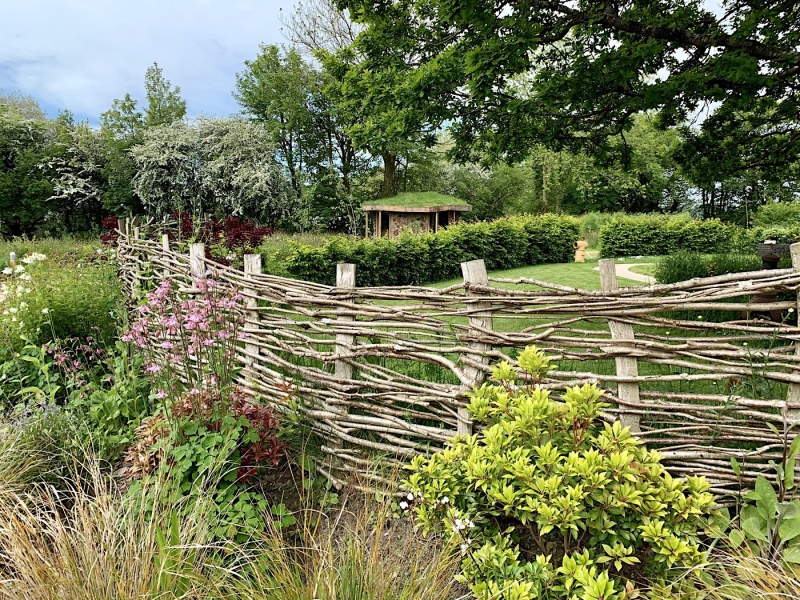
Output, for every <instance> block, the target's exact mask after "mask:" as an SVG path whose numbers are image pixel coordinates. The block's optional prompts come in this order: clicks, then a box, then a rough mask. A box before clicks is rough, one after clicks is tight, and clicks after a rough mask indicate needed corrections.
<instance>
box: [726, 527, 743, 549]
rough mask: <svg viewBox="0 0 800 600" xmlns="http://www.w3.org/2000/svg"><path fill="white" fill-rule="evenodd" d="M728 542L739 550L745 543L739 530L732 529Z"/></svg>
mask: <svg viewBox="0 0 800 600" xmlns="http://www.w3.org/2000/svg"><path fill="white" fill-rule="evenodd" d="M728 541H729V542H730V545H731V547H733V548H738V547H739V546H741V545H742V542H744V536H743V535H742V532H741V531H739V530H738V529H731V532H730V534H728Z"/></svg>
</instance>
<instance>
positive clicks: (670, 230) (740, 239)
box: [599, 214, 800, 258]
mask: <svg viewBox="0 0 800 600" xmlns="http://www.w3.org/2000/svg"><path fill="white" fill-rule="evenodd" d="M765 239H775V240H777V241H787V240H788V241H796V240H800V227H790V228H786V229H777V228H767V227H753V228H752V229H745V228H743V227H740V226H738V225H733V224H729V223H723V222H722V221H720V220H719V219H705V220H699V219H693V218H692V217H691V216H690V215H687V214H678V215H659V214H639V215H617V216H615V217H613V218H612V219H611V220H609V221H608V222H607V223H605V224H604V225H603V226H602V227H601V229H600V235H599V240H600V258H616V257H623V256H664V255H667V254H674V253H676V252H681V251H683V252H697V253H701V254H721V253H728V252H734V253H741V254H753V253H755V251H756V245H757V244H758V243H760V242H763V241H764V240H765Z"/></svg>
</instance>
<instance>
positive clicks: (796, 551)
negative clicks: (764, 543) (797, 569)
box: [781, 546, 800, 565]
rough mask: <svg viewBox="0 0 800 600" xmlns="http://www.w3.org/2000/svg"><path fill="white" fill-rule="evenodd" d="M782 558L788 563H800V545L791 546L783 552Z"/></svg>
mask: <svg viewBox="0 0 800 600" xmlns="http://www.w3.org/2000/svg"><path fill="white" fill-rule="evenodd" d="M781 558H782V559H783V560H785V561H786V562H788V563H792V564H795V565H800V546H790V547H789V548H786V549H785V550H784V551H783V553H782V554H781Z"/></svg>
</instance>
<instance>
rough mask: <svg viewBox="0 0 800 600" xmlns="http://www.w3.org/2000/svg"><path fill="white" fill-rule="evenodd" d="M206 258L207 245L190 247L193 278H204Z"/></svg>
mask: <svg viewBox="0 0 800 600" xmlns="http://www.w3.org/2000/svg"><path fill="white" fill-rule="evenodd" d="M205 257H206V246H205V244H191V245H190V246H189V270H190V271H191V273H192V277H202V276H203V275H204V274H205V272H206V270H205V263H204V259H205Z"/></svg>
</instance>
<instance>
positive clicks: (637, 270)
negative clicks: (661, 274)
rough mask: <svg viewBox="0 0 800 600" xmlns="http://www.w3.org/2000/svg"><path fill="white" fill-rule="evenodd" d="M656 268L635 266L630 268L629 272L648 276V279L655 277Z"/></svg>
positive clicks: (654, 266) (653, 266) (652, 266)
mask: <svg viewBox="0 0 800 600" xmlns="http://www.w3.org/2000/svg"><path fill="white" fill-rule="evenodd" d="M656 266H657V265H636V266H633V267H631V271H633V272H634V273H641V274H642V275H650V277H655V274H656Z"/></svg>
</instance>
